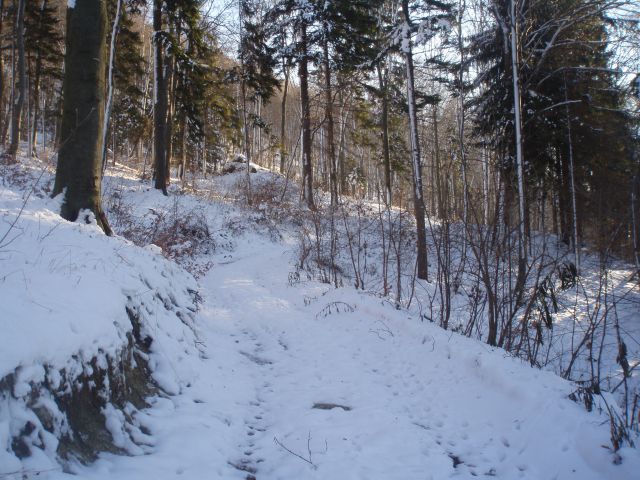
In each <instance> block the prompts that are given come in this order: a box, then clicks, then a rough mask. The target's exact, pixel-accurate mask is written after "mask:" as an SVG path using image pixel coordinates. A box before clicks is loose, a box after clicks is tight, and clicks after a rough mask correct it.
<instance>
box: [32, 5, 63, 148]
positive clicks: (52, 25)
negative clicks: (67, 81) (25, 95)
mask: <svg viewBox="0 0 640 480" xmlns="http://www.w3.org/2000/svg"><path fill="white" fill-rule="evenodd" d="M62 40H63V38H62V35H61V33H60V21H59V19H58V17H57V13H56V8H55V6H54V5H52V4H51V3H50V0H42V1H40V2H38V1H35V0H31V1H28V2H27V5H26V10H25V50H26V55H27V59H28V64H29V68H28V70H29V72H30V73H29V78H30V81H31V84H32V85H31V95H30V99H31V102H30V103H31V108H32V109H33V114H32V117H31V118H32V125H31V128H32V130H31V135H32V137H31V138H32V141H31V143H32V145H33V152H32V153H33V154H35V153H36V151H35V147H36V141H37V135H36V132H37V130H38V129H37V128H36V125H37V123H38V121H39V120H40V118H39V117H40V116H41V115H44V114H45V112H43V111H41V101H40V96H41V90H42V87H43V86H45V85H47V84H48V85H52V84H53V83H54V82H57V81H58V80H60V79H61V78H62V62H63V52H62ZM43 84H44V85H43ZM43 123H44V122H42V123H41V124H43ZM43 134H44V132H43Z"/></svg>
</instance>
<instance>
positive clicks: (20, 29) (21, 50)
mask: <svg viewBox="0 0 640 480" xmlns="http://www.w3.org/2000/svg"><path fill="white" fill-rule="evenodd" d="M26 1H27V0H19V2H18V12H17V17H16V24H15V32H16V48H17V56H18V62H17V64H18V65H17V70H18V78H17V84H16V91H17V97H16V100H15V102H14V104H13V111H12V112H11V141H10V142H9V150H8V152H7V153H8V155H9V158H10V159H11V161H15V160H16V154H17V153H18V144H19V143H20V127H21V121H22V109H23V108H24V102H25V96H26V94H27V66H26V60H25V45H24V11H25V4H26Z"/></svg>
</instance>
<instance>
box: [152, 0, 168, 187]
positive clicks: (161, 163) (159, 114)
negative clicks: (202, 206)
mask: <svg viewBox="0 0 640 480" xmlns="http://www.w3.org/2000/svg"><path fill="white" fill-rule="evenodd" d="M153 47H154V63H155V64H154V84H153V92H154V103H153V148H154V167H155V173H154V175H155V184H154V187H155V188H156V189H157V190H162V193H163V194H165V195H167V179H166V176H167V142H166V139H165V136H166V133H167V79H166V77H165V70H164V52H163V49H164V41H163V39H162V0H154V1H153Z"/></svg>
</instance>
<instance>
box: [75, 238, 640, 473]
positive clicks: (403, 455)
mask: <svg viewBox="0 0 640 480" xmlns="http://www.w3.org/2000/svg"><path fill="white" fill-rule="evenodd" d="M291 258H292V251H291V247H290V246H287V245H286V244H275V243H271V242H269V241H263V240H261V239H259V238H256V239H255V241H254V242H252V244H251V245H247V246H246V248H243V249H239V250H238V251H236V253H234V257H233V258H228V259H226V260H225V261H224V262H221V263H219V264H217V265H215V266H214V268H213V269H212V270H211V271H210V273H209V274H208V276H207V277H205V278H204V279H203V280H202V282H201V285H202V287H203V293H204V302H203V305H202V311H201V316H200V319H201V322H202V323H201V325H202V327H201V328H202V329H201V331H200V332H199V333H200V337H201V340H202V342H203V345H204V346H203V352H204V357H205V358H204V359H200V358H189V357H187V356H186V357H184V358H183V359H181V360H172V361H173V362H174V368H175V372H176V375H177V376H178V377H179V378H181V379H183V381H184V385H183V393H182V394H181V395H178V396H175V397H171V398H162V399H157V400H155V402H154V407H153V408H151V409H149V410H148V411H147V412H146V414H144V415H141V416H139V418H138V420H139V421H140V423H141V424H143V425H145V426H147V428H148V429H149V430H150V431H151V433H152V434H153V438H155V442H156V443H155V445H154V448H153V453H151V454H149V455H146V456H138V457H117V456H112V455H104V456H103V457H102V458H101V459H100V460H99V461H98V462H97V463H96V464H95V465H94V466H92V467H89V468H87V469H86V470H85V469H83V470H82V471H81V472H79V473H80V474H81V477H82V478H95V479H98V478H107V477H109V478H118V479H142V478H149V479H151V478H154V479H165V478H167V479H168V478H184V479H194V480H195V479H202V478H207V479H217V478H219V479H225V480H231V479H252V478H256V479H258V480H267V479H272V480H275V479H282V480H294V479H295V480H300V479H322V480H343V479H344V480H347V479H363V480H364V479H366V480H376V479H380V480H382V479H385V480H387V479H402V480H412V479H416V480H417V479H435V480H437V479H442V478H449V477H455V478H473V477H475V476H496V477H498V478H503V479H512V478H513V479H516V478H524V479H552V478H558V479H565V478H575V479H581V480H584V479H591V478H592V479H597V478H607V479H615V478H620V479H631V478H633V472H634V471H635V472H636V473H637V470H634V469H635V468H637V467H638V456H637V452H635V451H634V452H629V455H628V457H630V458H629V459H628V460H627V461H625V464H623V465H622V466H618V467H615V466H613V465H611V455H610V454H609V453H608V451H607V450H605V449H604V448H602V447H600V445H605V444H607V440H608V439H607V435H606V433H607V428H606V427H604V428H603V427H602V426H601V425H599V423H600V421H601V417H597V416H595V415H588V414H586V413H585V412H584V410H583V408H581V407H580V406H578V405H576V404H574V403H573V402H570V401H568V400H567V399H566V395H567V394H568V393H569V392H570V390H571V386H570V385H569V384H567V383H565V382H563V381H561V380H560V379H558V378H557V377H555V376H554V375H552V374H550V373H546V372H541V371H536V370H532V369H530V368H529V367H527V366H525V365H521V364H519V363H518V362H516V361H515V360H512V359H510V358H505V357H504V355H503V352H501V351H496V352H492V351H490V349H489V348H488V347H487V346H485V345H482V344H479V343H477V342H474V341H472V340H469V339H466V338H462V337H460V336H458V335H455V334H452V333H450V332H444V331H442V330H440V329H438V328H436V327H433V326H432V325H428V324H423V323H420V322H418V321H416V320H415V319H413V318H410V317H408V316H407V314H406V313H404V312H401V311H397V310H395V309H394V308H393V306H391V305H390V304H389V303H388V302H385V301H384V300H382V299H379V298H376V297H372V296H370V295H366V294H360V293H357V292H355V291H353V290H352V289H351V288H344V289H337V290H336V289H332V288H329V286H327V285H322V284H319V283H316V282H311V281H306V280H305V279H304V278H303V279H301V280H300V281H298V278H297V277H296V276H295V275H289V273H290V272H292V271H293V270H294V269H293V267H292V266H291V265H290V263H291ZM303 276H304V275H303ZM65 477H66V476H65Z"/></svg>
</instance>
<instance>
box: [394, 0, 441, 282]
mask: <svg viewBox="0 0 640 480" xmlns="http://www.w3.org/2000/svg"><path fill="white" fill-rule="evenodd" d="M421 7H422V8H424V9H425V10H426V12H425V13H424V14H423V17H422V18H421V20H420V21H419V22H418V23H417V24H416V23H415V22H414V21H413V20H412V18H411V13H410V8H409V0H402V18H403V22H402V24H401V25H400V27H399V29H400V42H401V46H400V48H401V51H402V53H403V54H404V57H405V62H406V79H407V104H408V114H409V134H410V138H411V171H412V178H413V213H414V215H415V219H416V251H417V260H416V261H417V264H418V265H417V276H418V278H420V279H423V280H426V279H428V276H429V270H428V259H427V235H426V231H425V204H424V193H423V188H422V159H421V158H420V139H419V138H418V109H417V106H416V85H415V75H414V66H413V52H412V38H411V35H412V33H413V32H416V31H420V34H421V37H422V38H425V36H426V37H429V36H433V35H434V34H435V32H436V31H437V30H438V29H439V28H442V27H445V26H447V25H448V20H447V17H448V16H449V10H450V7H449V6H448V5H447V4H444V3H441V2H439V1H427V2H423V4H422V5H421Z"/></svg>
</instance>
